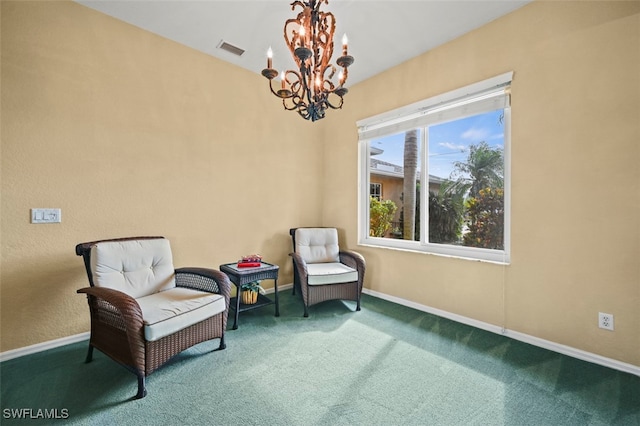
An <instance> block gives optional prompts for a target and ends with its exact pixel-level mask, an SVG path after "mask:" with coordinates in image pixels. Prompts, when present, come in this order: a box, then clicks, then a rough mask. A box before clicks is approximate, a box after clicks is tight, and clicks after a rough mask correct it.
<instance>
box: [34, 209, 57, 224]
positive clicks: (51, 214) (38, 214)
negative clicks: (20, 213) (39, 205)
mask: <svg viewBox="0 0 640 426" xmlns="http://www.w3.org/2000/svg"><path fill="white" fill-rule="evenodd" d="M60 222H62V211H61V210H60V209H31V223H60Z"/></svg>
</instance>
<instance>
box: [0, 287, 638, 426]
mask: <svg viewBox="0 0 640 426" xmlns="http://www.w3.org/2000/svg"><path fill="white" fill-rule="evenodd" d="M290 293H291V292H290V290H288V291H283V292H281V307H280V312H281V316H280V317H279V318H275V317H274V316H273V306H271V307H265V308H261V309H258V310H254V311H250V312H245V313H242V314H241V315H240V324H239V328H238V329H237V330H229V331H228V332H227V349H226V350H223V351H218V352H212V353H208V352H210V351H211V350H213V349H215V348H217V345H218V342H217V341H212V342H205V343H202V344H200V345H198V346H196V347H194V348H191V349H189V350H187V351H185V352H183V353H182V354H180V355H178V356H177V357H176V358H174V359H173V360H172V361H171V362H170V363H169V364H167V365H166V366H164V367H163V368H161V369H160V370H158V371H156V372H155V373H153V374H152V375H151V376H149V377H148V379H147V389H148V392H149V394H148V395H147V397H146V398H144V399H141V400H132V399H131V398H132V396H133V395H134V394H135V392H136V380H135V376H134V375H133V374H131V373H129V372H128V371H126V370H125V369H124V368H122V367H121V366H119V365H117V364H116V363H114V362H113V361H111V360H110V359H108V358H107V357H106V356H105V355H103V354H102V353H100V352H99V351H95V353H94V360H93V362H91V363H89V364H85V363H84V358H85V354H86V348H87V344H86V343H78V344H72V345H68V346H65V347H61V348H56V349H52V350H48V351H45V352H41V353H38V354H33V355H28V356H24V357H21V358H17V359H13V360H9V361H5V362H3V363H2V364H0V369H1V371H0V372H1V380H2V382H1V387H2V401H1V402H0V406H1V408H2V418H1V419H0V422H1V423H2V424H3V425H4V424H38V425H44V424H77V425H105V424H114V425H536V426H537V425H554V426H555V425H581V426H582V425H640V377H637V376H634V375H631V374H627V373H623V372H620V371H617V370H612V369H609V368H605V367H602V366H598V365H594V364H590V363H587V362H584V361H580V360H577V359H574V358H570V357H567V356H564V355H560V354H557V353H554V352H551V351H548V350H544V349H540V348H537V347H535V346H531V345H528V344H526V343H522V342H518V341H515V340H511V339H509V338H506V337H504V336H500V335H496V334H493V333H489V332H486V331H483V330H479V329H475V328H473V327H469V326H466V325H462V324H459V323H456V322H453V321H450V320H446V319H443V318H439V317H437V316H434V315H430V314H427V313H424V312H420V311H416V310H414V309H410V308H407V307H404V306H400V305H397V304H394V303H390V302H387V301H384V300H380V299H377V298H374V297H371V296H366V295H364V296H363V303H362V311H361V312H353V311H352V310H353V308H354V303H351V302H340V301H334V302H326V303H323V304H320V305H316V306H314V307H312V308H311V309H310V317H309V318H303V317H302V303H301V301H300V300H299V299H298V296H291V294H290ZM87 315H88V313H87ZM229 322H230V323H232V321H229ZM15 409H32V412H31V413H32V414H31V417H34V416H37V415H38V409H40V410H50V411H49V413H51V410H53V409H56V410H57V412H56V413H57V414H58V415H59V416H60V417H62V416H63V415H64V414H65V413H66V415H64V417H67V416H68V417H67V418H66V419H33V418H30V419H27V420H25V419H15V418H10V417H11V414H10V413H11V412H12V411H11V410H15ZM63 410H65V411H63ZM40 414H42V415H44V413H43V412H40Z"/></svg>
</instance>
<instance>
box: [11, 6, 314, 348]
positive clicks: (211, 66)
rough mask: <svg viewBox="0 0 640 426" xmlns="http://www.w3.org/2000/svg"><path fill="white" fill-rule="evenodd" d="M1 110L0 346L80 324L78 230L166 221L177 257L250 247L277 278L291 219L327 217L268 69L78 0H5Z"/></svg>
mask: <svg viewBox="0 0 640 426" xmlns="http://www.w3.org/2000/svg"><path fill="white" fill-rule="evenodd" d="M1 112H2V123H1V124H2V214H1V234H2V265H1V266H2V272H1V273H2V275H1V278H2V282H1V311H2V312H1V315H2V316H1V322H2V329H1V336H2V345H1V348H0V350H1V351H6V350H10V349H14V348H20V347H24V346H27V345H31V344H35V343H39V342H44V341H48V340H52V339H56V338H60V337H64V336H70V335H74V334H77V333H81V332H85V331H88V329H89V321H88V320H89V316H88V309H87V304H86V299H85V297H84V296H82V295H78V294H76V293H75V292H76V289H78V288H81V287H84V286H86V285H87V280H86V275H85V272H84V270H83V266H82V260H81V259H80V258H79V257H76V256H75V254H74V247H75V244H76V243H79V242H82V241H89V240H92V239H100V238H109V237H118V236H132V235H164V236H166V237H167V238H169V239H170V241H171V243H172V248H173V252H174V261H175V264H176V266H211V267H216V268H217V267H218V266H219V265H220V264H221V263H226V262H232V261H235V260H237V259H238V258H239V256H241V255H243V254H248V253H253V252H259V253H261V254H263V255H264V256H265V259H266V260H268V261H272V262H275V263H277V264H280V265H281V267H282V275H281V282H282V283H287V282H291V281H292V278H291V266H290V261H289V258H288V256H287V254H288V252H289V251H290V240H289V235H288V229H289V228H290V227H292V226H304V225H306V226H309V225H315V224H319V223H320V221H321V208H320V200H321V195H319V194H320V192H321V181H320V180H319V179H318V176H322V170H321V169H322V166H323V163H322V156H323V150H322V145H321V144H319V143H317V141H316V140H314V133H313V129H312V125H311V123H307V122H305V121H304V120H302V119H300V118H298V117H297V116H296V115H294V114H292V113H290V112H286V111H284V110H283V109H282V107H281V106H280V103H279V102H278V100H277V99H276V98H275V97H274V96H272V95H271V94H270V93H269V92H268V89H267V85H266V81H265V80H264V78H263V77H262V76H260V75H259V74H254V73H250V72H248V71H244V70H242V69H240V68H238V67H235V66H232V65H229V64H227V63H225V62H222V61H219V60H217V59H214V58H212V57H210V56H207V55H204V54H202V53H199V52H197V51H195V50H191V49H188V48H186V47H184V46H181V45H178V44H176V43H173V42H170V41H168V40H166V39H163V38H160V37H158V36H156V35H153V34H151V33H149V32H145V31H143V30H141V29H138V28H135V27H133V26H130V25H128V24H125V23H123V22H120V21H117V20H115V19H112V18H110V17H108V16H106V15H103V14H100V13H98V12H95V11H93V10H91V9H88V8H86V7H84V6H81V5H79V4H76V3H72V2H31V1H28V2H18V3H15V2H7V1H2V111H1ZM303 134H306V135H307V137H305V138H301V135H303ZM32 207H57V208H61V209H62V223H61V224H41V225H34V224H30V223H29V219H30V216H29V209H30V208H32ZM266 284H267V285H271V283H266Z"/></svg>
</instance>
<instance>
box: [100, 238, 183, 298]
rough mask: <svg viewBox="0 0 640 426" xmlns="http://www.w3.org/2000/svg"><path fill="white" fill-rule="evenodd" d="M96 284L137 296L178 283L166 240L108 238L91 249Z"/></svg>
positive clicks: (171, 286) (166, 288)
mask: <svg viewBox="0 0 640 426" xmlns="http://www.w3.org/2000/svg"><path fill="white" fill-rule="evenodd" d="M91 270H92V272H93V284H94V285H95V286H96V287H107V288H112V289H115V290H119V291H121V292H123V293H126V294H128V295H129V296H131V297H133V298H135V299H137V298H139V297H142V296H147V295H150V294H153V293H157V292H159V291H163V290H168V289H171V288H174V287H175V286H176V282H175V275H174V274H175V271H174V268H173V257H172V255H171V247H170V245H169V241H168V240H166V239H153V240H130V241H109V242H104V243H98V244H96V245H94V246H93V247H92V248H91Z"/></svg>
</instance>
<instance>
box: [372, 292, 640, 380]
mask: <svg viewBox="0 0 640 426" xmlns="http://www.w3.org/2000/svg"><path fill="white" fill-rule="evenodd" d="M362 292H363V293H365V294H368V295H370V296H373V297H377V298H379V299H384V300H388V301H389V302H393V303H397V304H398V305H403V306H407V307H409V308H413V309H416V310H418V311H422V312H427V313H430V314H433V315H437V316H439V317H443V318H447V319H450V320H452V321H456V322H459V323H462V324H466V325H470V326H472V327H475V328H479V329H482V330H486V331H490V332H492V333H496V334H502V335H503V336H506V337H509V338H511V339H514V340H519V341H521V342H525V343H529V344H530V345H534V346H538V347H540V348H544V349H548V350H550V351H553V352H557V353H561V354H563V355H567V356H570V357H573V358H577V359H581V360H583V361H587V362H591V363H593V364H599V365H602V366H605V367H609V368H613V369H615V370H620V371H624V372H625V373H630V374H634V375H636V376H640V367H639V366H637V365H633V364H627V363H625V362H622V361H618V360H615V359H612V358H606V357H603V356H600V355H597V354H594V353H591V352H587V351H583V350H581V349H576V348H572V347H571V346H565V345H561V344H559V343H555V342H551V341H549V340H545V339H541V338H539V337H535V336H530V335H528V334H525V333H520V332H518V331H513V330H508V329H503V328H502V327H499V326H497V325H493V324H489V323H486V322H483V321H478V320H475V319H473V318H468V317H464V316H462V315H458V314H454V313H451V312H447V311H443V310H441V309H436V308H432V307H430V306H426V305H422V304H420V303H415V302H412V301H410V300H406V299H402V298H399V297H395V296H390V295H388V294H385V293H380V292H377V291H375V290H369V289H366V288H365V289H363V290H362Z"/></svg>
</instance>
